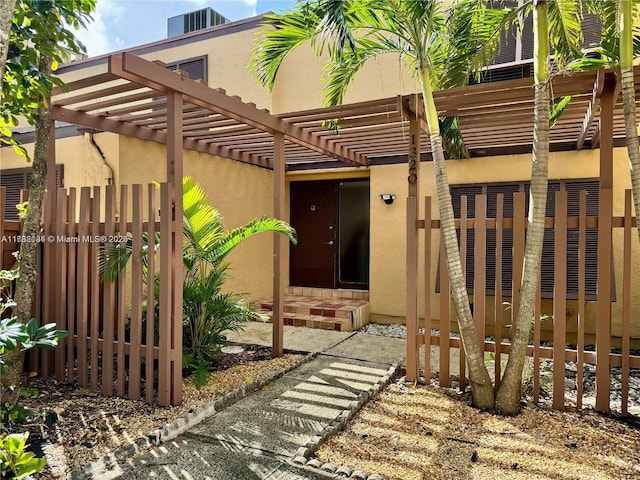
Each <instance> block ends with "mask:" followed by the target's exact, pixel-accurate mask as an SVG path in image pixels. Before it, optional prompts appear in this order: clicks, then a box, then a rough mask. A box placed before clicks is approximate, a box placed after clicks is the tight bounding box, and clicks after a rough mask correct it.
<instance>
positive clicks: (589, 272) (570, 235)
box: [436, 180, 613, 300]
mask: <svg viewBox="0 0 640 480" xmlns="http://www.w3.org/2000/svg"><path fill="white" fill-rule="evenodd" d="M559 190H566V191H567V214H568V216H570V217H571V216H574V217H575V216H578V215H579V209H580V191H582V190H585V191H586V192H587V216H596V215H598V191H599V181H598V180H566V181H550V182H549V189H548V194H547V209H546V210H547V211H546V216H547V217H553V216H554V210H555V192H557V191H559ZM516 192H524V193H525V202H526V203H525V214H526V211H527V208H528V206H529V198H528V197H529V183H528V182H514V183H500V184H486V185H458V186H452V187H451V199H452V202H453V209H454V214H455V217H456V218H460V215H461V203H462V200H461V199H462V197H463V196H466V197H467V217H468V218H473V217H474V216H475V202H476V198H475V196H476V195H480V194H485V195H487V218H495V216H496V205H497V197H498V194H499V193H502V194H503V195H504V197H503V198H504V203H503V216H504V218H511V217H513V194H514V193H516ZM486 233H487V246H486V287H485V288H486V292H487V294H488V295H491V294H493V293H495V281H496V276H495V270H496V255H495V252H496V232H495V230H494V229H487V232H486ZM459 235H460V232H459V231H458V236H459ZM502 238H503V240H502V291H503V294H504V295H511V291H512V279H513V271H512V269H513V265H512V263H513V255H512V248H513V232H512V230H511V229H507V228H505V229H503V231H502ZM474 241H475V234H474V231H473V230H472V229H470V230H467V251H466V257H465V263H466V272H467V276H466V284H467V290H468V292H469V293H470V294H472V293H473V289H474V267H475V266H474V251H473V245H474ZM441 254H442V252H441ZM597 258H598V230H597V228H587V231H586V254H585V267H586V279H585V294H586V297H587V299H589V300H593V299H595V298H596V293H597V290H596V289H597ZM612 264H613V262H612ZM553 267H554V234H553V230H552V229H546V230H545V236H544V243H543V248H542V275H541V292H542V296H543V297H546V298H549V297H551V296H552V295H553V284H554V268H553ZM439 276H440V274H439V272H438V279H437V282H436V289H437V290H436V291H439ZM577 296H578V229H577V228H569V229H568V230H567V298H574V299H575V298H577Z"/></svg>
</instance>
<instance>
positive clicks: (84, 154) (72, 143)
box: [0, 133, 119, 195]
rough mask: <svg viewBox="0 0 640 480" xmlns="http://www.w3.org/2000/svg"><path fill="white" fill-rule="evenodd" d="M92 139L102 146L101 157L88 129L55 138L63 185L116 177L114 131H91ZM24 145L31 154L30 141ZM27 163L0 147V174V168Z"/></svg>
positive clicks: (88, 184)
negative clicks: (94, 132)
mask: <svg viewBox="0 0 640 480" xmlns="http://www.w3.org/2000/svg"><path fill="white" fill-rule="evenodd" d="M93 140H94V142H95V143H96V145H97V146H98V147H99V148H100V150H102V153H103V154H104V156H105V159H104V160H103V159H102V157H101V156H100V154H99V152H98V149H97V148H96V147H95V146H94V145H93V143H92V141H91V135H90V134H88V133H87V134H84V135H80V136H75V137H67V138H62V139H60V140H58V141H56V164H63V165H64V186H65V187H92V186H95V185H97V186H104V185H108V184H109V182H110V181H111V180H110V179H111V178H112V177H115V180H116V181H117V177H118V156H119V147H118V144H119V137H118V135H114V134H111V133H98V134H95V135H94V137H93ZM25 147H26V149H27V151H28V152H29V155H31V156H32V155H33V144H27V145H25ZM30 165H31V164H30V163H28V162H27V160H26V159H25V158H24V157H20V156H18V155H16V154H15V152H14V151H13V150H12V149H11V148H6V147H5V148H0V175H2V171H1V170H5V169H13V168H28V167H30ZM78 195H79V192H78Z"/></svg>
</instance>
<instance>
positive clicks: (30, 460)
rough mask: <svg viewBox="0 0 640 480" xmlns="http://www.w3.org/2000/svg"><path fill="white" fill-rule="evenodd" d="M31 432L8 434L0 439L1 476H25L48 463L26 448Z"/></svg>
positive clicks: (16, 477) (17, 477) (37, 470)
mask: <svg viewBox="0 0 640 480" xmlns="http://www.w3.org/2000/svg"><path fill="white" fill-rule="evenodd" d="M28 438H29V433H21V434H12V435H6V436H5V437H3V438H2V439H0V476H2V478H15V479H20V478H25V477H26V476H28V475H32V474H34V473H36V472H39V471H40V470H42V469H43V468H44V466H45V465H46V464H47V461H46V460H45V459H44V458H36V456H35V454H34V453H33V452H27V451H26V450H25V448H26V445H27V439H28Z"/></svg>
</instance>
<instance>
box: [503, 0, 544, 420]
mask: <svg viewBox="0 0 640 480" xmlns="http://www.w3.org/2000/svg"><path fill="white" fill-rule="evenodd" d="M533 31H534V35H535V43H534V69H535V73H534V75H535V97H534V117H533V154H532V166H531V193H530V196H529V226H528V228H527V243H526V247H525V254H524V269H523V273H522V283H521V287H520V307H519V309H518V314H517V317H516V322H515V330H514V334H513V339H512V342H511V353H510V354H509V361H508V363H507V367H506V369H505V373H504V377H503V378H502V381H501V382H500V387H499V388H498V392H497V394H496V407H497V409H498V410H499V411H500V412H502V413H506V414H509V415H515V414H516V413H518V412H519V411H520V398H521V397H522V370H523V368H524V361H525V358H526V353H527V345H528V343H529V336H530V333H531V321H532V320H533V316H534V305H535V301H536V295H537V291H538V278H539V275H540V263H541V259H542V244H543V241H544V218H545V214H546V203H547V180H548V170H549V168H548V167H549V100H550V93H549V90H550V87H549V36H548V18H547V4H546V0H537V1H536V5H535V9H534V11H533Z"/></svg>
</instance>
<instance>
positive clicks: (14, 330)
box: [0, 317, 30, 367]
mask: <svg viewBox="0 0 640 480" xmlns="http://www.w3.org/2000/svg"><path fill="white" fill-rule="evenodd" d="M29 339H30V336H29V333H28V331H27V329H26V326H25V325H23V324H22V323H20V322H18V320H17V318H16V317H11V318H3V319H2V320H0V354H3V353H4V352H5V350H13V349H15V348H16V347H17V346H18V344H20V343H22V342H28V341H29ZM1 366H2V361H1V360H0V367H1Z"/></svg>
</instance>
